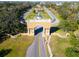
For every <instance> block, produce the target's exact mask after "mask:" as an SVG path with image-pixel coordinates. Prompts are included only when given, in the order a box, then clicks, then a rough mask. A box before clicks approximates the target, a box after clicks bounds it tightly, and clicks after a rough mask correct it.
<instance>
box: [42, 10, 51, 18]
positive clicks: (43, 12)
mask: <svg viewBox="0 0 79 59" xmlns="http://www.w3.org/2000/svg"><path fill="white" fill-rule="evenodd" d="M41 16H42V17H43V19H50V16H49V15H48V14H47V13H46V12H45V11H42V12H41Z"/></svg>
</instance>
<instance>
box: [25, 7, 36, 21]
mask: <svg viewBox="0 0 79 59" xmlns="http://www.w3.org/2000/svg"><path fill="white" fill-rule="evenodd" d="M35 15H36V14H35V13H34V9H33V10H32V12H31V13H30V14H29V15H28V16H27V17H25V18H26V20H32V19H33V18H34V17H35Z"/></svg>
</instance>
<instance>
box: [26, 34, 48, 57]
mask: <svg viewBox="0 0 79 59" xmlns="http://www.w3.org/2000/svg"><path fill="white" fill-rule="evenodd" d="M39 35H40V33H39V34H38V35H37V36H35V40H34V42H33V43H32V45H31V46H30V47H29V48H28V50H27V51H26V56H27V57H47V54H46V48H45V42H44V38H43V37H42V35H41V37H40V38H39V39H38V36H39Z"/></svg>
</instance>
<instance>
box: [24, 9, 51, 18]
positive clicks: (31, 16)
mask: <svg viewBox="0 0 79 59" xmlns="http://www.w3.org/2000/svg"><path fill="white" fill-rule="evenodd" d="M40 14H41V16H42V19H50V16H49V15H48V14H47V13H46V12H45V11H41V13H40ZM35 16H36V14H35V13H34V9H33V10H32V12H31V13H29V15H28V16H26V17H25V18H26V20H32V19H34V18H35Z"/></svg>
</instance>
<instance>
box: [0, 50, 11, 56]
mask: <svg viewBox="0 0 79 59" xmlns="http://www.w3.org/2000/svg"><path fill="white" fill-rule="evenodd" d="M11 51H12V49H2V50H1V51H0V57H4V56H6V55H7V54H8V53H10V52H11Z"/></svg>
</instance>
